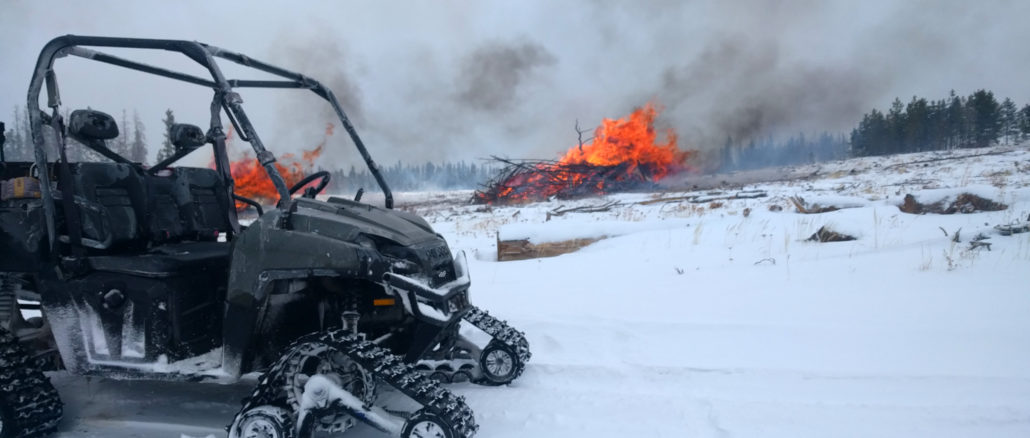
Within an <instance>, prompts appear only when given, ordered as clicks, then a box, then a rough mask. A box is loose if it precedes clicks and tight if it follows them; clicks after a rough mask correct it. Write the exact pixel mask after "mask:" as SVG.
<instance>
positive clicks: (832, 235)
mask: <svg viewBox="0 0 1030 438" xmlns="http://www.w3.org/2000/svg"><path fill="white" fill-rule="evenodd" d="M851 240H857V239H856V238H855V236H850V235H847V234H844V233H841V232H837V231H833V230H831V229H830V228H829V227H827V226H825V225H824V226H822V227H819V231H816V232H815V234H812V236H811V237H809V238H808V239H806V241H808V242H848V241H851Z"/></svg>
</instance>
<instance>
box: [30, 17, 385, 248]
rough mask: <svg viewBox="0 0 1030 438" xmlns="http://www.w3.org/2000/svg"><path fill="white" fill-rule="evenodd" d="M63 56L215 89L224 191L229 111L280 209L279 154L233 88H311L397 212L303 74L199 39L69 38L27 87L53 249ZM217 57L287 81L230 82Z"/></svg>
mask: <svg viewBox="0 0 1030 438" xmlns="http://www.w3.org/2000/svg"><path fill="white" fill-rule="evenodd" d="M88 47H114V48H129V49H150V50H166V51H170V52H178V53H181V54H183V55H186V57H188V58H189V59H191V60H193V61H194V62H196V63H197V64H200V65H201V66H202V67H204V68H205V69H206V70H207V71H208V72H209V73H210V75H211V77H210V79H208V78H202V77H197V76H194V75H190V74H186V73H181V72H177V71H173V70H169V69H166V68H162V67H156V66H152V65H148V64H144V63H140V62H136V61H131V60H128V59H125V58H121V57H118V56H113V55H110V54H107V53H103V52H98V51H96V50H93V49H90V48H88ZM65 56H77V57H80V58H85V59H90V60H93V61H99V62H102V63H106V64H111V65H115V66H119V67H124V68H128V69H132V70H138V71H141V72H144V73H150V74H154V75H157V76H162V77H166V78H170V79H175V80H178V81H182V82H187V83H191V84H194V85H200V86H202V87H207V88H210V89H212V90H213V92H214V95H213V97H212V100H211V121H210V126H209V128H208V131H207V133H206V137H207V139H208V141H210V142H211V143H212V145H213V148H214V158H215V160H214V161H215V170H216V172H217V173H218V174H219V176H220V177H221V178H222V179H223V181H224V183H225V187H226V190H228V191H229V196H230V199H232V191H233V186H234V182H233V179H232V175H231V173H230V172H229V157H228V154H227V152H226V145H225V139H226V135H225V131H224V130H223V128H222V121H221V117H220V113H221V112H222V111H225V114H226V116H227V118H228V119H229V121H230V122H231V123H232V124H233V127H234V128H235V129H236V132H238V133H239V136H240V138H241V139H242V140H243V141H246V142H248V143H250V145H251V147H252V148H253V149H254V152H255V155H256V159H257V160H258V162H259V163H261V165H262V167H264V169H265V171H266V172H267V173H268V176H269V178H270V179H271V180H272V183H273V184H274V185H275V188H276V191H277V192H278V194H279V202H278V203H277V207H279V208H282V207H284V206H285V204H286V203H287V202H288V201H289V200H290V191H289V189H288V188H287V187H286V181H285V180H284V179H283V177H282V175H281V174H280V173H279V171H278V170H277V169H276V167H275V165H274V164H275V161H276V160H275V155H274V154H273V153H272V152H271V151H269V150H267V149H266V148H265V146H264V143H263V142H262V141H261V137H260V136H258V133H257V131H256V130H255V129H254V126H253V125H252V124H251V122H250V118H249V117H247V114H246V112H245V111H244V110H243V99H242V98H241V97H240V95H239V94H238V93H236V92H235V91H233V90H234V89H236V88H278V89H290V88H297V89H307V90H311V91H312V92H313V93H315V94H316V95H318V96H319V97H321V98H323V99H325V100H326V101H327V102H329V104H330V105H331V106H332V107H333V110H334V111H335V112H336V115H337V117H338V118H339V119H340V123H341V124H342V125H343V127H344V129H345V130H346V131H347V134H348V135H349V136H350V139H351V141H352V142H353V143H354V146H355V147H357V149H358V152H359V153H361V157H362V159H364V161H365V163H366V164H367V165H368V169H369V171H370V172H371V173H372V175H373V177H375V180H376V183H378V185H379V187H380V189H381V190H382V191H383V195H384V196H385V205H386V208H393V194H392V192H391V191H390V188H389V186H387V184H386V180H385V179H384V178H383V175H382V173H381V172H380V171H379V166H378V165H377V164H376V163H375V161H373V160H372V156H371V155H369V153H368V150H367V149H366V148H365V144H364V143H363V142H362V141H361V138H360V137H359V136H358V133H357V131H356V130H355V129H354V126H353V125H352V124H351V122H350V119H349V118H348V117H347V114H346V113H345V112H344V110H343V108H341V107H340V103H339V102H338V101H337V100H336V96H335V95H334V94H333V92H332V90H330V89H329V88H327V87H326V86H324V85H322V84H321V83H319V82H318V81H316V80H314V79H312V78H309V77H307V76H304V75H302V74H299V73H294V72H291V71H289V70H286V69H283V68H280V67H276V66H274V65H271V64H267V63H264V62H261V61H258V60H255V59H253V58H250V57H248V56H246V55H243V54H240V53H236V52H232V51H229V50H225V49H222V48H219V47H215V46H211V45H207V44H203V43H199V42H195V41H184V40H162V39H141V38H112V37H96V36H77V35H65V36H60V37H57V38H54V39H53V40H51V41H50V42H49V43H47V45H46V46H45V47H44V48H43V50H42V52H40V54H39V59H38V60H37V61H36V68H35V70H34V71H33V74H32V80H31V81H30V83H29V92H28V110H29V122H30V125H31V130H32V141H33V144H34V145H35V157H34V158H35V163H36V167H37V169H38V172H39V180H40V181H41V184H40V186H41V187H40V188H41V192H42V199H43V207H44V209H45V210H46V219H47V220H46V222H47V223H46V226H47V232H48V233H47V235H48V236H50V247H51V250H52V249H53V247H54V244H55V240H54V236H55V233H54V228H55V224H54V210H55V207H54V195H53V190H54V189H53V188H52V187H51V184H52V181H51V179H50V176H49V175H48V172H49V171H48V167H47V163H48V161H47V151H46V145H45V144H46V140H45V138H44V136H43V129H42V126H43V123H44V122H46V123H48V124H50V125H51V126H53V128H54V131H55V132H56V135H57V137H58V147H59V148H62V149H63V141H64V139H63V135H64V134H63V124H64V122H63V120H62V117H61V113H60V111H59V107H60V105H61V97H60V93H59V91H58V86H57V75H56V73H55V71H54V61H55V60H57V59H58V58H63V57H65ZM215 58H221V59H225V60H228V61H231V62H234V63H236V64H239V65H242V66H245V67H250V68H253V69H255V70H259V71H262V72H265V73H269V74H272V75H275V76H279V77H282V78H284V80H242V79H226V78H225V76H224V75H223V74H222V71H221V69H220V68H219V66H218V63H217V62H216V59H215ZM44 85H46V88H47V107H49V108H50V109H51V114H49V115H48V114H47V113H46V112H44V111H43V110H41V109H40V106H39V97H40V96H39V94H40V91H41V90H42V88H43V86H44ZM62 152H63V151H62ZM188 152H189V151H187V152H185V153H182V154H178V153H177V154H175V155H173V156H172V157H171V158H170V159H168V160H165V161H163V162H161V163H158V165H157V166H156V167H158V168H160V167H164V166H167V165H169V164H171V163H172V162H174V161H175V160H178V159H179V158H182V157H183V156H185V155H186V154H187V153H188ZM233 213H235V211H233V212H232V213H230V214H233ZM233 223H235V221H233Z"/></svg>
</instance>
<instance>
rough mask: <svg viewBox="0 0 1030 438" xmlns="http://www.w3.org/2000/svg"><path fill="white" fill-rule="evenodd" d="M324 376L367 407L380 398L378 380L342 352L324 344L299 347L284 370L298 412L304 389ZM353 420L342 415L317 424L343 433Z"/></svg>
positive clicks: (292, 404)
mask: <svg viewBox="0 0 1030 438" xmlns="http://www.w3.org/2000/svg"><path fill="white" fill-rule="evenodd" d="M316 375H321V376H323V377H325V378H327V379H329V380H331V381H333V383H335V384H336V385H337V386H339V387H341V388H343V389H344V390H346V391H347V392H349V393H351V394H353V395H354V396H355V397H357V398H359V399H361V401H362V402H364V403H365V404H367V405H371V404H372V403H373V402H374V401H375V398H376V381H375V376H373V375H372V373H370V372H369V371H368V370H366V369H365V368H363V367H362V366H360V365H358V364H357V363H355V362H354V361H353V360H351V359H350V358H348V357H347V355H346V354H344V353H343V352H342V351H340V350H339V349H337V348H335V347H333V346H331V345H327V344H324V343H320V342H310V343H305V344H301V345H299V346H297V348H295V349H294V350H293V352H292V353H291V356H290V357H289V359H288V360H287V362H286V366H285V367H284V376H285V377H286V378H285V382H284V384H285V387H284V388H283V389H284V390H285V391H286V399H287V403H289V405H290V407H291V408H293V410H294V411H297V410H298V409H300V400H301V397H302V395H303V394H304V385H305V384H306V383H307V381H308V380H309V379H311V377H313V376H316ZM349 420H350V416H349V415H347V414H344V413H338V414H333V415H329V416H326V417H322V418H319V419H317V420H316V424H315V427H316V429H317V430H320V431H326V432H343V431H345V430H347V429H349V428H350V427H351V426H352V425H353V421H349Z"/></svg>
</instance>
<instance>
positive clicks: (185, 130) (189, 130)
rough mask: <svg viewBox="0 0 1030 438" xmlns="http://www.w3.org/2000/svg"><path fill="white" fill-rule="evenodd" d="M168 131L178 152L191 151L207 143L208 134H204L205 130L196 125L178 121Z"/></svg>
mask: <svg viewBox="0 0 1030 438" xmlns="http://www.w3.org/2000/svg"><path fill="white" fill-rule="evenodd" d="M168 131H169V135H168V136H169V137H170V138H171V140H172V145H174V146H175V149H176V151H177V152H178V151H182V152H186V151H191V150H193V149H196V148H199V147H201V146H203V145H204V144H205V143H207V136H206V135H204V131H203V130H201V129H200V127H198V126H196V125H189V124H186V123H176V124H174V125H172V127H171V129H169V130H168Z"/></svg>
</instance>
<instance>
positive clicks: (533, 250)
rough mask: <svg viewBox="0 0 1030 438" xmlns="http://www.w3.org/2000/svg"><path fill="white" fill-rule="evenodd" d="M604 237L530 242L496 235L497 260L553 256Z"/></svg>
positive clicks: (576, 249) (575, 249) (574, 249)
mask: <svg viewBox="0 0 1030 438" xmlns="http://www.w3.org/2000/svg"><path fill="white" fill-rule="evenodd" d="M603 238H604V237H598V238H584V239H570V240H564V241H560V242H544V243H536V244H534V243H532V242H530V241H529V239H517V240H501V237H500V236H499V235H498V236H497V261H499V262H505V261H511V260H527V259H536V258H543V257H554V256H559V255H562V254H568V253H570V252H575V251H578V250H579V249H580V248H583V247H584V246H587V245H590V244H592V243H594V242H597V241H599V240H601V239H603Z"/></svg>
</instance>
